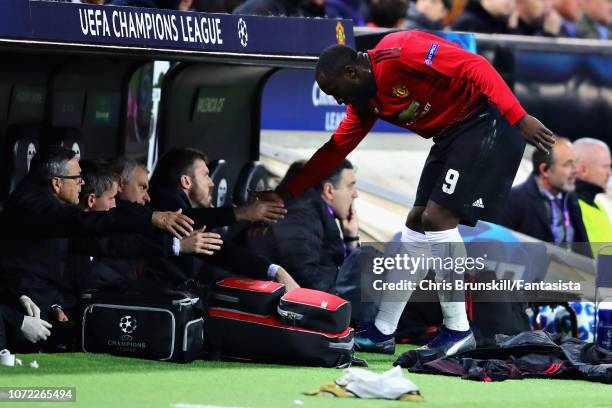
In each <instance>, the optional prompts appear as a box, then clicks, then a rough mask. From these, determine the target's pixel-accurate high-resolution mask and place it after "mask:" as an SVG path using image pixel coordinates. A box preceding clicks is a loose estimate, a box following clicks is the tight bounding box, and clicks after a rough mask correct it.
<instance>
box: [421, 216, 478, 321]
mask: <svg viewBox="0 0 612 408" xmlns="http://www.w3.org/2000/svg"><path fill="white" fill-rule="evenodd" d="M425 236H426V237H427V241H428V242H429V243H430V244H431V254H432V256H433V257H434V258H441V259H444V258H447V257H452V258H456V257H465V256H466V255H467V254H466V251H465V246H464V245H462V243H463V238H461V234H459V229H457V228H453V229H450V230H446V231H425ZM451 243H452V244H451ZM452 272H453V271H444V270H436V281H438V282H441V281H442V280H443V279H447V278H451V274H452ZM457 277H458V275H457V274H455V275H454V276H453V278H454V279H456V278H457ZM460 295H461V299H463V296H462V295H463V294H460ZM438 297H439V299H440V307H441V308H442V316H443V317H444V322H443V323H444V326H445V327H446V328H448V329H451V330H459V331H466V330H469V329H470V323H469V321H468V318H467V313H466V311H465V301H457V298H456V297H455V298H454V299H453V301H449V300H448V299H449V298H451V293H449V292H447V291H438Z"/></svg>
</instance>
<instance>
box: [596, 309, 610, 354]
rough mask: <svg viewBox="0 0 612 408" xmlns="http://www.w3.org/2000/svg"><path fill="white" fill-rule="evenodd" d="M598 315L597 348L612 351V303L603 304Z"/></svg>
mask: <svg viewBox="0 0 612 408" xmlns="http://www.w3.org/2000/svg"><path fill="white" fill-rule="evenodd" d="M598 310H599V311H598V314H597V347H599V348H600V349H602V350H606V351H612V302H601V303H600V304H599V308H598Z"/></svg>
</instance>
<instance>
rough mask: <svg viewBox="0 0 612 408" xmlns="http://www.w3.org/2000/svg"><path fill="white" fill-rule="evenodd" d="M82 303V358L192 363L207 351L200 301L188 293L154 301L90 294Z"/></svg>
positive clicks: (132, 295) (137, 296)
mask: <svg viewBox="0 0 612 408" xmlns="http://www.w3.org/2000/svg"><path fill="white" fill-rule="evenodd" d="M81 300H82V301H83V302H84V305H83V306H84V311H83V319H82V339H81V347H82V350H83V351H84V352H89V353H109V354H114V355H118V356H124V357H138V358H146V359H151V360H160V361H173V362H179V363H189V362H191V361H193V360H195V359H196V358H198V357H200V355H201V353H202V350H203V335H204V321H203V319H202V317H201V311H200V310H199V309H198V308H197V305H198V303H199V298H198V297H195V296H193V295H191V294H190V293H188V292H179V291H172V292H164V293H160V294H156V295H149V294H148V295H143V294H135V293H129V294H116V293H108V292H99V291H91V292H86V293H84V294H83V295H82V296H81Z"/></svg>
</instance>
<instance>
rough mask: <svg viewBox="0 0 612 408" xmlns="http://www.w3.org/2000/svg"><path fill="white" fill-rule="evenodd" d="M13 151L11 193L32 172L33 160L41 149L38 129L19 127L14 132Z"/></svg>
mask: <svg viewBox="0 0 612 408" xmlns="http://www.w3.org/2000/svg"><path fill="white" fill-rule="evenodd" d="M14 140H15V142H14V143H13V150H12V154H11V174H10V176H9V177H10V180H9V185H10V192H12V191H13V190H15V188H16V187H17V185H18V184H19V182H21V180H23V178H24V177H25V176H26V175H27V174H28V171H30V163H31V162H32V158H33V157H34V155H35V154H36V152H37V151H38V149H39V147H40V138H39V133H38V128H36V127H29V126H28V127H19V128H17V129H15V131H14Z"/></svg>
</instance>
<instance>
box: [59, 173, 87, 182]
mask: <svg viewBox="0 0 612 408" xmlns="http://www.w3.org/2000/svg"><path fill="white" fill-rule="evenodd" d="M55 177H57V178H61V179H67V180H76V181H83V176H82V175H80V174H79V175H76V176H55Z"/></svg>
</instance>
